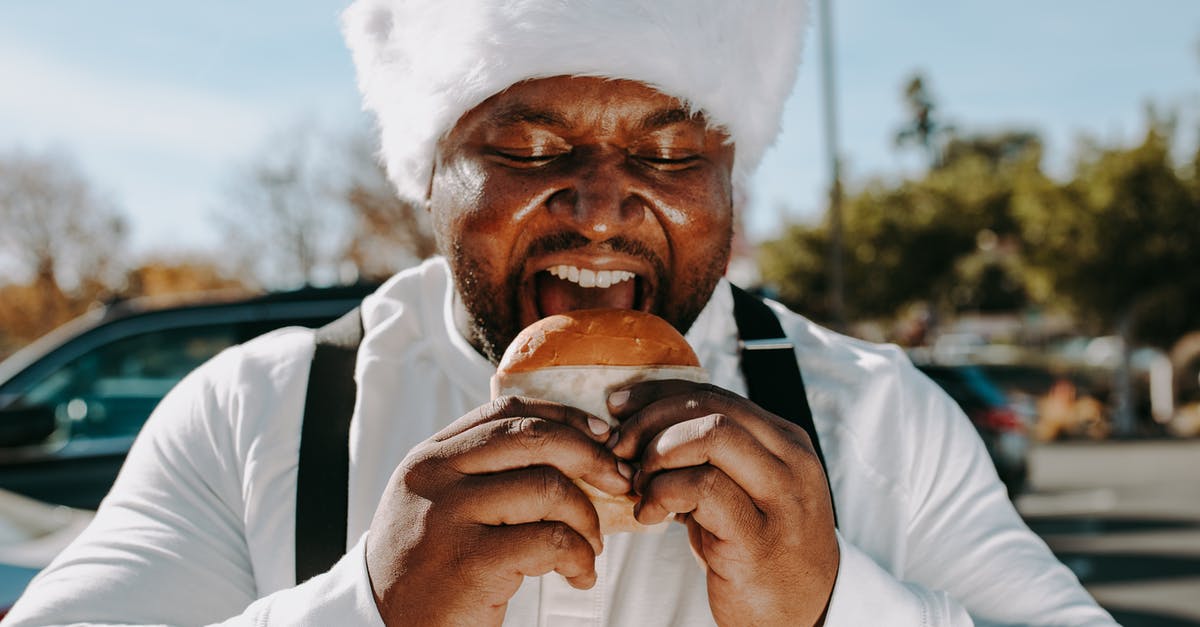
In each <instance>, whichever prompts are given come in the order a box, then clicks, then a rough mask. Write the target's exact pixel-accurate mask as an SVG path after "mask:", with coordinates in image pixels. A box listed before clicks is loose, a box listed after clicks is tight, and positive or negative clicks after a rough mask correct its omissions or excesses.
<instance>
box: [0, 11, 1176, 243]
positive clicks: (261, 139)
mask: <svg viewBox="0 0 1200 627" xmlns="http://www.w3.org/2000/svg"><path fill="white" fill-rule="evenodd" d="M834 1H835V4H836V6H835V9H834V22H835V27H836V28H835V30H836V45H837V51H836V57H837V67H838V101H839V103H840V112H839V116H840V124H839V126H840V130H839V132H840V137H841V149H842V154H843V156H844V159H845V164H846V168H847V173H848V175H849V177H850V181H851V183H852V184H853V183H854V182H856V181H857V182H861V181H863V180H865V179H867V178H868V177H871V176H898V175H899V174H900V173H903V172H912V171H915V169H916V168H917V167H918V163H919V160H918V159H917V157H916V155H913V154H907V155H906V154H904V153H898V152H896V151H895V150H894V149H893V148H892V140H891V138H892V136H893V134H894V133H895V131H896V129H897V128H898V127H899V126H900V125H901V124H902V123H903V120H904V115H905V112H904V109H903V104H902V102H901V100H900V91H901V88H902V85H903V84H904V82H905V80H906V78H907V77H908V76H910V75H911V74H912V73H913V72H914V71H917V70H920V71H923V72H924V73H925V74H926V75H927V76H928V78H929V80H930V85H931V87H932V89H933V92H934V94H935V96H936V97H937V99H938V101H939V103H940V107H941V110H942V113H943V114H944V115H945V116H946V117H947V118H948V119H949V120H951V121H953V122H954V123H955V124H956V125H957V126H958V127H959V128H960V129H961V130H964V131H976V130H978V131H984V130H992V129H999V128H1008V127H1020V128H1026V129H1031V130H1035V131H1038V132H1040V133H1041V134H1042V135H1043V136H1044V138H1045V139H1046V141H1047V144H1048V152H1047V159H1048V165H1049V166H1050V168H1051V169H1052V171H1062V170H1063V169H1064V168H1065V167H1066V164H1067V163H1069V161H1070V159H1071V157H1072V155H1073V154H1074V146H1075V143H1076V141H1077V139H1078V138H1079V137H1080V136H1081V135H1083V134H1088V135H1091V136H1094V137H1098V138H1100V139H1102V140H1104V141H1107V142H1112V143H1115V142H1125V143H1128V142H1132V141H1135V140H1136V139H1137V138H1138V136H1139V134H1140V133H1141V132H1142V131H1143V129H1144V115H1143V108H1144V105H1145V103H1147V102H1149V101H1153V102H1156V103H1159V104H1160V105H1165V106H1169V107H1175V108H1176V109H1177V110H1178V111H1179V112H1180V114H1181V116H1182V121H1183V124H1182V125H1181V126H1182V127H1183V129H1182V130H1183V131H1184V132H1185V133H1188V134H1187V135H1186V136H1185V137H1186V138H1187V140H1188V141H1189V142H1191V144H1190V145H1193V146H1194V145H1195V131H1196V129H1197V128H1198V127H1200V80H1198V79H1200V1H1197V0H1140V1H1137V0H1010V1H1007V2H970V1H962V0H957V1H955V0H926V1H924V2H895V1H893V0H842V1H838V0H834ZM342 6H343V0H304V1H303V2H296V1H295V0H292V1H284V0H256V1H255V2H244V1H239V2H235V1H233V0H214V1H210V2H190V3H177V2H161V1H158V0H155V1H151V0H122V1H121V2H108V3H103V4H102V3H99V2H96V1H95V0H48V1H39V2H18V1H9V2H2V3H0V85H2V88H0V89H3V95H2V96H0V151H7V150H10V149H12V148H24V149H26V150H37V151H42V150H47V149H52V150H58V151H61V152H65V153H68V154H71V155H74V157H75V158H76V160H77V161H78V163H79V165H80V166H81V168H82V169H83V171H84V172H85V173H86V174H87V175H88V176H89V177H90V178H91V179H92V180H93V181H94V182H95V183H96V184H97V185H98V186H99V187H100V188H101V189H103V190H105V191H106V193H107V194H108V195H109V196H110V197H111V198H112V199H113V200H114V201H115V202H116V203H117V204H118V206H120V207H122V208H124V210H125V212H126V213H127V214H128V216H129V218H130V220H131V222H132V224H133V227H134V232H133V236H134V238H133V243H134V246H135V248H136V249H137V250H139V251H142V252H165V251H172V250H178V249H180V248H211V247H213V246H216V235H215V233H214V230H213V228H212V219H211V215H212V213H213V211H214V210H215V209H216V208H217V207H219V206H220V205H221V203H222V202H223V201H224V200H225V199H226V198H227V197H228V193H227V189H228V186H229V182H230V180H231V179H232V178H233V176H234V172H235V171H236V169H237V168H238V167H239V166H240V165H243V164H245V163H247V162H249V161H250V160H252V159H253V158H254V157H255V155H258V154H261V153H262V151H263V150H264V143H265V142H266V139H267V138H268V137H270V136H272V135H273V134H275V135H278V133H279V132H280V131H281V130H284V129H287V128H289V127H294V126H295V125H296V124H298V123H300V122H301V121H308V122H311V123H315V124H317V125H318V126H320V127H321V128H324V129H326V130H327V131H329V132H331V133H338V132H342V131H344V130H347V129H351V128H354V127H356V126H360V125H363V124H364V123H365V122H364V118H363V115H362V114H361V113H360V112H359V102H358V96H357V92H356V90H355V87H354V79H353V70H352V67H351V64H350V60H349V55H348V53H346V51H345V49H344V47H343V45H342V42H341V40H340V36H339V34H338V30H337V20H336V16H337V13H338V11H339V10H340V8H341V7H342ZM810 35H811V36H810V38H809V39H810V41H809V44H808V46H807V50H806V53H805V65H804V66H803V67H802V69H801V76H800V80H799V82H798V84H797V88H796V91H795V93H794V94H793V96H792V99H791V100H790V101H789V104H788V108H787V112H786V118H785V122H784V128H785V132H784V134H783V136H782V137H781V138H780V140H779V142H778V144H777V145H776V147H775V148H774V149H772V151H771V152H770V153H769V154H768V156H767V159H766V161H765V162H764V164H763V167H762V168H761V170H760V172H759V174H758V176H757V177H756V179H755V184H754V186H753V189H752V194H753V195H752V203H751V207H750V212H749V215H748V218H747V222H748V226H749V229H750V231H751V233H752V235H754V236H757V237H762V236H766V235H769V234H770V233H772V232H773V231H774V230H775V229H776V227H777V226H778V225H779V224H780V222H781V221H782V220H784V219H795V220H813V219H815V218H816V216H818V215H819V212H820V211H821V209H822V207H823V203H824V200H823V199H824V195H825V192H824V189H825V185H826V179H827V176H828V173H827V169H826V162H825V158H824V156H823V155H824V148H823V145H822V141H823V139H822V138H823V135H822V133H821V130H820V128H821V127H820V126H819V124H820V108H819V98H818V91H817V86H818V79H819V73H818V71H817V70H818V66H817V63H816V62H817V61H818V56H817V54H818V53H817V49H816V46H815V44H816V37H815V32H810Z"/></svg>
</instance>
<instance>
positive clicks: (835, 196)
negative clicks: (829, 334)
mask: <svg viewBox="0 0 1200 627" xmlns="http://www.w3.org/2000/svg"><path fill="white" fill-rule="evenodd" d="M831 4H832V0H819V1H818V3H817V5H818V8H819V11H820V20H821V21H820V22H819V24H818V30H819V31H820V33H819V37H820V40H821V91H822V95H823V96H824V97H823V101H824V114H825V115H824V119H825V124H824V126H825V153H826V156H827V158H828V159H829V177H830V182H829V286H830V289H829V312H830V314H831V316H832V323H833V325H834V327H835V328H836V329H837V330H839V331H842V330H845V328H846V301H845V278H844V275H843V271H842V163H841V162H842V160H841V156H840V155H839V148H838V135H837V94H836V89H835V86H834V71H833V70H834V68H833V15H832V14H833V7H832V6H831Z"/></svg>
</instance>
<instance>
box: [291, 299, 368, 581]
mask: <svg viewBox="0 0 1200 627" xmlns="http://www.w3.org/2000/svg"><path fill="white" fill-rule="evenodd" d="M362 336H363V325H362V315H361V313H360V312H359V310H358V308H355V309H354V310H352V311H350V312H349V313H347V314H346V315H344V316H342V317H341V318H338V319H337V320H334V321H333V322H330V323H329V324H327V325H325V326H323V327H321V328H320V329H317V332H316V350H315V351H314V352H313V358H312V366H311V369H310V370H309V375H308V392H307V394H306V395H305V400H304V423H303V425H302V426H301V431H300V457H299V467H298V468H297V469H296V583H297V584H299V583H303V582H304V581H306V580H307V579H309V578H310V577H312V576H314V575H319V574H321V573H323V572H325V571H327V570H329V569H330V568H331V567H332V566H333V565H334V564H335V563H337V561H338V559H340V558H341V557H342V555H344V554H345V552H346V513H347V511H348V499H349V490H350V446H349V444H350V420H351V418H352V417H353V415H354V397H355V392H356V390H357V386H356V384H355V382H354V362H355V358H356V357H357V356H358V345H359V343H360V342H361V341H362Z"/></svg>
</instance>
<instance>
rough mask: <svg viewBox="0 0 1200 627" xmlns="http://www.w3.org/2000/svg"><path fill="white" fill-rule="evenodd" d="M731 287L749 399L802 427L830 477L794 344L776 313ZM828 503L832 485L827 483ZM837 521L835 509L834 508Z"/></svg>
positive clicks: (834, 516) (752, 297) (742, 291)
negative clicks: (828, 488)
mask: <svg viewBox="0 0 1200 627" xmlns="http://www.w3.org/2000/svg"><path fill="white" fill-rule="evenodd" d="M731 287H732V288H733V317H734V320H735V321H736V322H737V328H738V339H739V345H740V348H741V363H742V375H743V376H744V377H745V378H746V392H747V396H749V397H750V400H752V401H754V403H755V404H756V405H758V406H759V407H762V408H763V409H765V410H767V411H769V412H771V413H773V414H775V415H776V416H779V417H781V418H783V419H785V420H788V421H789V422H792V423H793V424H795V425H797V426H799V427H800V428H802V429H804V432H805V433H807V434H808V437H809V439H810V440H812V445H813V450H814V451H816V453H817V459H818V460H820V461H821V468H822V469H824V470H825V473H826V477H825V480H826V481H828V480H829V467H828V466H827V465H826V464H825V455H824V453H822V452H821V442H820V440H819V439H818V438H817V427H816V425H814V424H813V417H812V409H810V408H809V406H808V395H807V394H806V393H805V390H804V378H803V377H801V376H800V365H799V364H798V363H796V351H795V345H794V344H793V343H792V341H791V340H790V339H788V337H787V335H785V334H784V332H783V327H782V326H781V325H780V324H779V318H778V317H777V316H776V315H775V312H773V311H771V308H770V307H768V306H767V304H766V303H764V302H763V301H762V299H760V298H756V297H754V296H752V295H751V294H750V293H748V292H746V291H745V290H743V289H741V288H739V287H737V286H736V285H732V286H731ZM829 494H830V504H832V503H833V488H832V486H830V490H829ZM833 520H834V524H836V523H837V508H836V507H835V508H834V510H833Z"/></svg>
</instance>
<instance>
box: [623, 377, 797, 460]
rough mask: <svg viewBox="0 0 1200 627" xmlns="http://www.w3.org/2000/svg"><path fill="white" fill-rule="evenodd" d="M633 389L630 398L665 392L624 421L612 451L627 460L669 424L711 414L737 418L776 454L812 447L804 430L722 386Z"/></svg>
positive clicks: (667, 383) (665, 384) (675, 384)
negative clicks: (636, 395)
mask: <svg viewBox="0 0 1200 627" xmlns="http://www.w3.org/2000/svg"><path fill="white" fill-rule="evenodd" d="M651 384H662V385H659V386H653V385H651ZM630 390H631V394H630V398H631V399H632V398H633V396H634V394H638V395H646V396H650V395H653V394H660V393H661V394H662V395H661V396H660V397H659V398H658V399H657V400H654V401H651V402H649V403H648V404H646V405H644V406H643V407H642V408H641V409H640V410H638V411H637V412H635V413H633V414H630V415H628V416H627V417H626V418H625V419H624V420H623V421H622V422H621V428H620V437H619V438H618V439H617V441H616V443H615V444H614V446H613V447H612V450H613V452H614V453H615V454H616V455H617V456H618V457H621V458H624V459H637V458H638V457H640V456H641V455H642V451H643V449H644V448H645V446H646V444H647V443H649V441H650V440H651V439H653V438H654V437H655V436H656V435H657V434H658V433H659V432H661V431H663V430H664V429H666V428H667V427H670V426H671V425H673V424H676V423H680V422H684V421H686V420H691V419H693V418H698V417H701V416H705V415H708V414H724V415H726V416H729V417H730V418H731V419H734V420H736V421H737V422H739V423H741V424H742V425H743V426H744V427H745V428H746V429H747V430H748V431H750V432H751V433H752V434H753V435H754V437H756V438H758V439H759V440H760V441H761V442H762V443H763V444H764V445H765V446H766V447H767V448H768V449H770V450H771V451H772V452H774V453H776V454H777V455H780V456H783V455H787V454H790V453H792V452H794V451H793V449H795V448H796V447H797V446H799V447H801V448H802V449H807V450H809V451H811V450H812V446H811V444H810V441H809V439H808V434H806V433H804V430H803V429H801V428H800V427H797V426H795V425H793V424H791V423H790V422H788V421H786V420H784V419H782V418H780V417H779V416H776V415H774V414H772V413H770V412H768V411H766V410H764V409H762V408H761V407H759V406H758V405H755V404H754V403H753V402H751V401H750V400H749V399H746V398H743V397H741V396H738V395H737V394H734V393H733V392H730V391H728V390H724V389H722V388H719V387H715V386H711V385H699V384H695V383H691V382H688V381H659V382H648V383H643V384H638V385H637V386H635V388H630ZM610 398H611V397H610ZM633 402H637V401H633Z"/></svg>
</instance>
